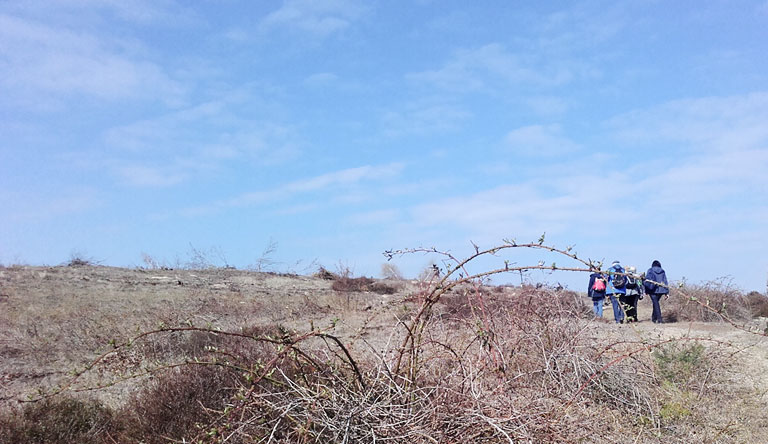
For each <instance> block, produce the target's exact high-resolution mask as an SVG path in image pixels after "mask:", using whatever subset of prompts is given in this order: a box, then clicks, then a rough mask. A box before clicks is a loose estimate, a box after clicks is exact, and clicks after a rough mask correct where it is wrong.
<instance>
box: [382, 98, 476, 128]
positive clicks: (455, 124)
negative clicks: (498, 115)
mask: <svg viewBox="0 0 768 444" xmlns="http://www.w3.org/2000/svg"><path fill="white" fill-rule="evenodd" d="M470 117H471V114H470V113H469V112H468V111H466V110H465V109H463V108H462V107H460V106H459V105H456V104H453V103H449V102H445V101H442V100H439V101H436V102H435V101H432V100H424V101H415V102H411V103H408V104H405V105H404V106H403V107H402V109H400V110H398V111H394V110H393V111H387V112H386V113H384V115H383V121H382V125H383V128H384V134H385V135H387V136H403V135H408V134H428V133H432V132H435V131H439V132H443V131H454V130H456V129H458V128H459V127H460V126H461V125H462V123H463V122H464V121H466V120H467V119H469V118H470Z"/></svg>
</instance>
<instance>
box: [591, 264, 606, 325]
mask: <svg viewBox="0 0 768 444" xmlns="http://www.w3.org/2000/svg"><path fill="white" fill-rule="evenodd" d="M593 270H594V273H592V274H590V275H589V287H587V296H589V297H590V298H592V311H594V312H595V317H598V318H602V317H603V301H605V287H606V284H605V276H603V275H602V274H601V273H600V270H598V269H595V268H593Z"/></svg>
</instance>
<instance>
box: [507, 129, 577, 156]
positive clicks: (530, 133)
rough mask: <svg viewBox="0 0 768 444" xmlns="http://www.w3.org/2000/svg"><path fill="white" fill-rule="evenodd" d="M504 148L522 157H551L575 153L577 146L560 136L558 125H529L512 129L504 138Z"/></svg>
mask: <svg viewBox="0 0 768 444" xmlns="http://www.w3.org/2000/svg"><path fill="white" fill-rule="evenodd" d="M504 144H505V146H506V147H507V148H508V149H509V150H510V151H512V152H513V153H515V154H520V155H523V156H545V157H546V156H553V155H559V154H564V153H569V152H572V151H575V150H577V149H578V148H579V145H578V144H576V143H574V142H573V141H571V140H569V139H568V138H567V137H565V136H563V135H562V131H561V130H560V126H559V125H529V126H524V127H521V128H517V129H514V130H512V131H510V132H509V133H507V135H506V137H505V138H504Z"/></svg>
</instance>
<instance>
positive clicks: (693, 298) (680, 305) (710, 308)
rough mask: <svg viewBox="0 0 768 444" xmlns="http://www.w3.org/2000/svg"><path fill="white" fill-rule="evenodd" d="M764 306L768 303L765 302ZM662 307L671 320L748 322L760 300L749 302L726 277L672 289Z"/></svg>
mask: <svg viewBox="0 0 768 444" xmlns="http://www.w3.org/2000/svg"><path fill="white" fill-rule="evenodd" d="M752 304H754V309H753V305H752ZM765 305H766V306H768V302H766V303H765ZM664 306H665V307H664V309H663V312H664V316H665V318H666V319H667V320H670V321H703V322H712V321H721V320H723V318H727V319H730V320H732V321H747V320H750V319H752V317H753V311H754V310H755V309H757V310H760V309H761V308H759V307H762V306H763V303H762V301H759V300H757V299H753V302H750V299H749V298H747V297H746V296H745V295H744V293H743V292H742V291H741V290H740V289H738V288H737V287H736V286H735V285H733V284H732V283H731V282H730V281H729V280H727V279H718V280H714V281H710V282H707V283H705V284H688V285H685V286H684V287H683V288H681V289H677V288H672V290H671V292H670V295H669V299H668V300H667V301H664Z"/></svg>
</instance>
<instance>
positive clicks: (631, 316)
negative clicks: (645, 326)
mask: <svg viewBox="0 0 768 444" xmlns="http://www.w3.org/2000/svg"><path fill="white" fill-rule="evenodd" d="M619 301H620V302H621V307H622V308H623V309H624V316H625V317H624V320H625V322H634V321H635V320H636V319H637V312H636V311H635V306H634V303H635V297H634V296H633V295H631V294H628V295H625V296H621V297H620V298H619Z"/></svg>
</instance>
